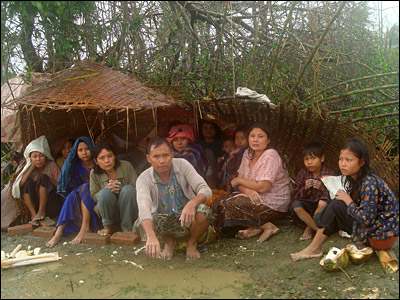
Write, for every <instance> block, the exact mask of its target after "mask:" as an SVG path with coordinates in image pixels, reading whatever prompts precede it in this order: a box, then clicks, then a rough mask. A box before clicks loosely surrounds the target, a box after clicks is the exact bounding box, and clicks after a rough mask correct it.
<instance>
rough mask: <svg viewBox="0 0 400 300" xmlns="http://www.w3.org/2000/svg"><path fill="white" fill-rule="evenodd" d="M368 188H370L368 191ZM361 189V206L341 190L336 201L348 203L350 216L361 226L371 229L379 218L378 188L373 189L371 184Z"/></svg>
mask: <svg viewBox="0 0 400 300" xmlns="http://www.w3.org/2000/svg"><path fill="white" fill-rule="evenodd" d="M366 187H369V188H368V189H367V188H366ZM361 189H362V192H361V201H360V205H359V206H357V205H356V203H355V202H354V201H353V199H351V197H350V195H349V194H347V193H346V192H344V191H343V190H339V191H338V192H337V193H336V199H338V200H341V201H343V202H344V203H346V205H347V206H348V209H347V210H348V212H349V214H350V215H351V216H352V217H353V218H354V219H355V220H356V221H357V222H358V223H359V224H361V225H363V226H367V227H369V226H371V225H372V223H374V222H375V220H376V219H377V217H378V202H379V198H378V187H377V186H376V187H375V188H374V189H372V188H371V185H370V184H367V185H365V184H363V185H362V187H361Z"/></svg>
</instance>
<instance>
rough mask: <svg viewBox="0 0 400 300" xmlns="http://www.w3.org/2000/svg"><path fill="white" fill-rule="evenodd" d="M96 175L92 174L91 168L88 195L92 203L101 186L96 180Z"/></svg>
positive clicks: (95, 200)
mask: <svg viewBox="0 0 400 300" xmlns="http://www.w3.org/2000/svg"><path fill="white" fill-rule="evenodd" d="M97 179H98V177H97V176H96V174H94V172H93V170H92V171H90V183H89V189H90V196H91V197H92V199H93V201H94V203H97V197H98V196H99V193H100V190H101V186H100V184H99V182H98V180H97Z"/></svg>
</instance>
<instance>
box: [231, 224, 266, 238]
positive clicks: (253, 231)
mask: <svg viewBox="0 0 400 300" xmlns="http://www.w3.org/2000/svg"><path fill="white" fill-rule="evenodd" d="M262 231H263V230H262V229H261V228H260V227H250V228H247V229H243V230H239V231H238V233H237V235H236V237H237V238H239V239H241V240H244V239H248V238H251V237H253V236H255V235H258V234H260V233H261V232H262Z"/></svg>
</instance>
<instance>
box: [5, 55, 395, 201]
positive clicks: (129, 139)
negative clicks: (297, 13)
mask: <svg viewBox="0 0 400 300" xmlns="http://www.w3.org/2000/svg"><path fill="white" fill-rule="evenodd" d="M155 88H156V87H155ZM164 91H165V92H166V93H168V89H166V88H165V87H164ZM171 91H172V92H173V93H176V91H175V90H171ZM248 100H250V99H244V98H239V97H236V98H224V99H213V100H208V101H195V102H190V103H189V102H184V101H181V100H178V99H175V98H173V97H171V96H167V95H165V94H163V93H160V92H158V91H156V90H155V89H151V88H150V87H148V86H146V85H144V84H142V83H140V82H138V81H137V80H135V79H134V78H132V77H130V76H128V75H125V74H123V73H121V72H118V71H115V70H113V69H110V68H108V67H106V66H104V65H103V64H100V63H95V62H91V61H84V62H80V63H77V64H76V65H75V66H74V67H72V68H70V69H67V70H64V71H61V72H58V73H56V74H54V75H52V77H51V80H50V81H49V82H48V83H46V84H44V85H42V86H40V87H38V88H36V89H35V90H33V91H32V92H30V93H29V94H27V95H25V96H21V97H18V98H15V99H14V100H13V101H12V102H9V103H8V106H9V107H10V108H11V109H16V110H17V113H18V114H19V120H20V124H17V125H18V126H19V128H21V136H22V139H23V144H24V145H25V146H26V145H27V144H28V143H29V142H30V141H31V140H33V139H35V138H37V137H39V136H41V135H46V136H47V138H48V140H49V143H50V144H51V143H52V142H54V141H56V139H57V138H60V137H65V136H72V137H78V136H82V135H86V136H89V137H90V138H91V139H92V140H93V141H94V142H95V141H98V140H102V139H107V140H110V141H111V142H113V143H114V145H116V146H117V148H118V151H119V152H120V153H122V152H124V151H129V150H131V149H133V148H134V147H136V146H142V147H143V141H144V140H145V138H146V137H150V136H155V135H160V136H165V135H166V134H167V132H168V124H169V122H171V121H173V120H180V121H183V122H185V123H188V124H192V125H193V126H194V127H195V129H197V123H198V120H199V119H205V118H206V119H212V118H215V119H216V120H217V121H218V122H219V124H222V125H223V127H224V128H225V127H229V126H233V127H235V126H237V125H238V124H241V123H248V124H251V123H252V122H255V121H265V122H267V124H268V125H269V126H270V127H271V128H272V130H273V133H274V135H275V136H276V140H277V142H278V147H279V150H280V151H281V153H282V154H283V156H284V158H285V160H286V163H287V165H288V168H289V171H290V174H291V177H292V178H293V177H294V176H295V174H296V173H297V172H298V171H299V170H300V169H301V168H303V160H302V157H301V151H302V148H303V147H304V145H305V144H307V143H308V142H310V141H312V140H315V139H316V140H319V141H320V142H321V143H322V144H323V146H324V148H325V156H326V163H327V164H328V166H330V167H331V168H332V169H334V170H336V171H337V173H338V174H339V170H338V166H337V161H338V155H339V152H340V147H341V146H342V145H343V144H344V143H345V141H346V140H347V139H348V138H349V137H353V136H360V137H362V138H363V139H364V140H365V141H367V142H368V143H369V145H370V152H371V166H372V168H373V170H374V172H375V173H376V174H377V175H379V176H380V177H382V178H383V179H384V180H385V181H386V182H387V183H388V184H389V186H390V188H391V189H392V190H393V191H394V193H395V195H396V196H397V197H399V187H398V180H399V174H398V156H397V157H396V158H394V159H393V158H390V157H389V156H388V155H387V153H388V151H389V150H390V148H391V146H392V144H391V143H390V142H389V141H385V142H384V143H383V145H375V141H374V139H375V136H374V135H372V136H367V135H366V134H365V133H364V130H363V128H362V127H359V128H356V127H354V125H351V124H350V122H347V123H346V122H343V121H341V119H339V115H335V117H331V116H328V115H327V114H326V113H324V112H322V113H321V114H317V113H315V112H313V111H312V109H311V108H309V109H308V110H307V111H299V110H297V109H296V108H295V107H291V108H289V107H286V106H284V105H280V106H279V107H278V108H276V109H272V108H270V106H269V105H268V104H266V103H258V102H252V101H248ZM17 119H18V118H17ZM141 143H142V144H141Z"/></svg>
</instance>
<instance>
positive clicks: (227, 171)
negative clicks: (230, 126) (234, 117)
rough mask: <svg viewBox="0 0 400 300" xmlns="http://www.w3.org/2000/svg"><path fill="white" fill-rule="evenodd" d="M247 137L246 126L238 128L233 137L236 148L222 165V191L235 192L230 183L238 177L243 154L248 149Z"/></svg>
mask: <svg viewBox="0 0 400 300" xmlns="http://www.w3.org/2000/svg"><path fill="white" fill-rule="evenodd" d="M247 135H248V129H247V126H246V125H239V126H238V127H237V128H236V130H235V133H234V135H233V138H234V143H235V147H234V148H233V149H232V150H231V151H230V152H229V157H228V158H227V159H226V160H225V163H224V164H223V165H222V170H221V176H220V177H221V185H220V189H224V190H225V191H227V192H233V191H234V189H233V188H232V186H231V184H230V183H231V181H232V179H233V178H235V177H236V176H237V174H238V169H239V167H240V163H241V162H242V157H243V153H244V151H245V150H246V149H247V146H248V142H247ZM224 151H225V150H224Z"/></svg>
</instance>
